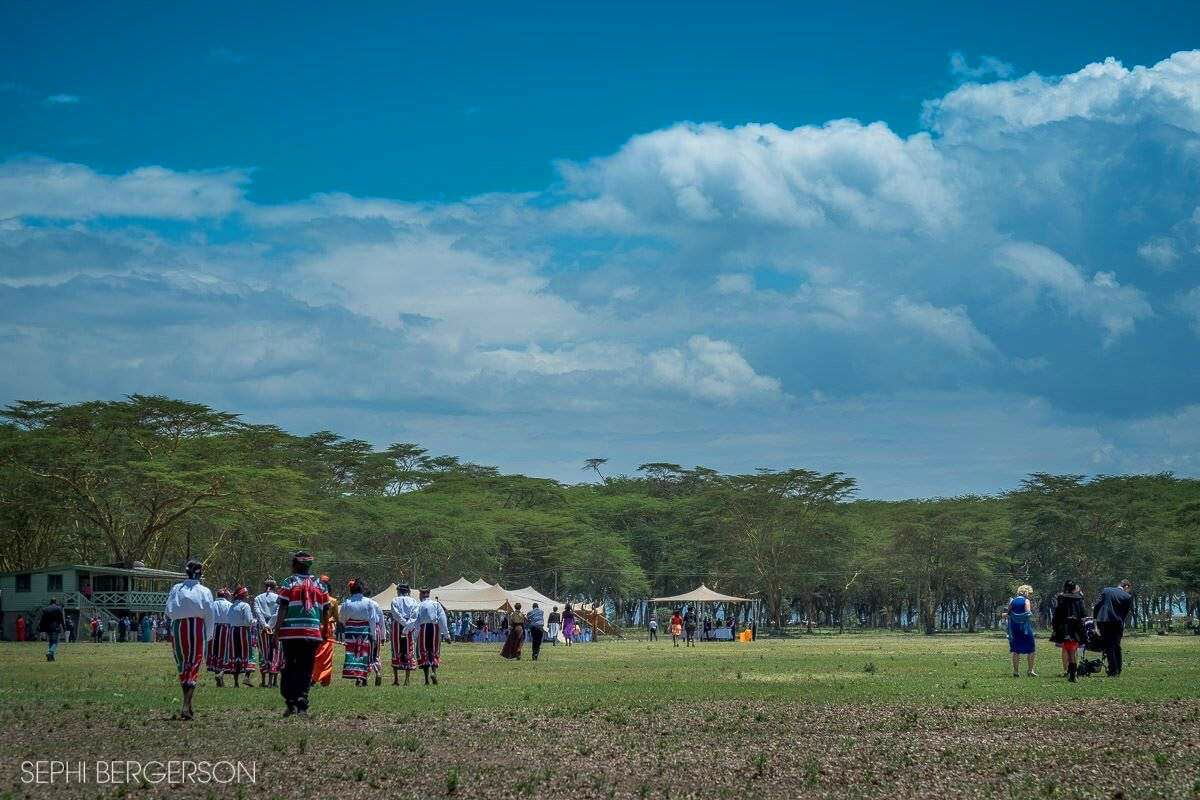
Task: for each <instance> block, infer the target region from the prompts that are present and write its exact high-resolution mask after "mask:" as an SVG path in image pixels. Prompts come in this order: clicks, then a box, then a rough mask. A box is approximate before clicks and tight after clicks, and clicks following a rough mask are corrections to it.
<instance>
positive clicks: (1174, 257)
mask: <svg viewBox="0 0 1200 800" xmlns="http://www.w3.org/2000/svg"><path fill="white" fill-rule="evenodd" d="M1137 253H1138V256H1140V257H1141V259H1142V260H1143V261H1145V262H1146V263H1148V264H1150V265H1151V266H1153V267H1157V268H1158V269H1170V268H1171V267H1173V266H1175V262H1177V261H1178V260H1179V249H1178V248H1177V247H1176V245H1175V240H1174V239H1171V238H1170V237H1167V236H1156V237H1155V238H1153V239H1150V240H1148V241H1145V242H1142V244H1141V246H1140V247H1138V250H1137Z"/></svg>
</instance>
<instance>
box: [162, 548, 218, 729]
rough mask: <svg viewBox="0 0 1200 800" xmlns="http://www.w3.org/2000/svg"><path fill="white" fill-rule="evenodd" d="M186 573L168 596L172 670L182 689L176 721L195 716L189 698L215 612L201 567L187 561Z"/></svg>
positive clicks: (193, 688) (208, 638) (198, 671)
mask: <svg viewBox="0 0 1200 800" xmlns="http://www.w3.org/2000/svg"><path fill="white" fill-rule="evenodd" d="M185 570H186V572H187V580H185V581H181V582H179V583H177V584H175V585H174V586H172V587H171V591H170V592H169V593H168V594H167V607H166V613H167V618H168V619H170V620H171V646H172V648H173V649H174V651H175V670H176V672H178V673H179V686H180V687H181V688H182V689H183V706H182V708H181V710H180V712H179V718H180V719H191V718H192V717H193V716H194V715H195V711H194V709H193V708H192V695H194V694H195V693H196V681H197V679H198V678H199V677H200V664H201V662H202V661H203V659H204V652H205V645H206V644H207V643H208V642H209V640H210V639H211V638H212V634H213V627H214V624H213V619H214V609H213V596H212V592H210V591H209V590H208V587H207V586H205V585H204V584H202V583H200V578H201V577H202V574H203V571H204V567H203V565H202V564H201V563H200V562H199V561H196V560H194V559H193V560H189V561H188V562H187V566H186V567H185Z"/></svg>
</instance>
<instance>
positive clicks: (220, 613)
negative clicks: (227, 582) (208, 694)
mask: <svg viewBox="0 0 1200 800" xmlns="http://www.w3.org/2000/svg"><path fill="white" fill-rule="evenodd" d="M230 594H231V592H230V591H229V589H227V588H224V587H223V588H221V589H219V590H218V591H217V599H216V600H214V601H213V632H212V640H211V641H209V643H208V659H207V661H208V671H209V672H211V673H213V675H215V676H216V679H217V686H224V685H225V678H224V672H225V659H226V657H227V651H228V649H229V636H228V633H229V609H230V608H231V607H232V606H233V603H231V602H229V597H230Z"/></svg>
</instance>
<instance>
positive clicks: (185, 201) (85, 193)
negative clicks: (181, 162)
mask: <svg viewBox="0 0 1200 800" xmlns="http://www.w3.org/2000/svg"><path fill="white" fill-rule="evenodd" d="M247 180H248V178H247V176H246V174H245V173H244V172H239V171H236V170H225V171H219V172H172V171H171V170H169V169H164V168H163V167H139V168H138V169H135V170H132V171H130V172H127V173H125V174H124V175H103V174H100V173H97V172H94V171H93V170H91V169H89V168H88V167H85V166H83V165H82V164H67V163H63V162H58V161H46V160H41V159H20V160H15V161H7V162H4V163H3V164H0V218H3V217H44V218H49V219H70V220H86V219H94V218H97V217H146V218H151V217H153V218H159V219H197V218H201V217H220V216H224V215H226V214H229V213H231V212H232V211H234V210H235V209H236V208H237V207H238V205H239V204H240V203H241V202H242V186H243V185H244V184H245V183H246V182H247Z"/></svg>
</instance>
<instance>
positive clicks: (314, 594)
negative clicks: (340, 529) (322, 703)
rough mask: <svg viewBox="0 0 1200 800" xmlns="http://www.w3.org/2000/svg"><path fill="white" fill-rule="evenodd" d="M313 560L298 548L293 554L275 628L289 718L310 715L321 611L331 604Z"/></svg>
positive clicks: (282, 589) (282, 690)
mask: <svg viewBox="0 0 1200 800" xmlns="http://www.w3.org/2000/svg"><path fill="white" fill-rule="evenodd" d="M312 562H313V557H312V555H311V554H309V553H308V552H307V551H305V550H298V551H297V552H296V553H295V554H294V555H293V556H292V574H291V576H290V577H289V578H288V579H287V580H285V581H284V582H283V586H281V587H280V588H279V613H278V615H277V616H276V618H275V631H276V633H277V635H278V636H279V642H280V644H281V645H282V647H283V672H282V674H281V677H280V679H279V693H280V694H281V695H283V701H284V704H285V705H286V706H287V708H286V710H285V711H284V712H283V715H284V716H285V717H290V716H292V715H293V714H299V715H300V716H308V690H309V687H310V686H311V685H312V677H313V660H314V657H315V656H316V653H317V646H318V645H320V644H321V612H322V611H323V610H324V609H325V607H326V606H327V605H329V592H328V591H327V590H326V587H325V585H324V584H322V583H321V582H320V581H319V580H317V579H316V578H315V577H314V576H313V575H312V572H311V570H312Z"/></svg>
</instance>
